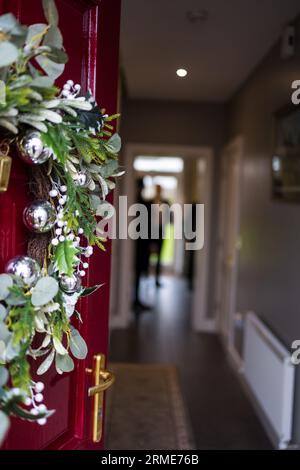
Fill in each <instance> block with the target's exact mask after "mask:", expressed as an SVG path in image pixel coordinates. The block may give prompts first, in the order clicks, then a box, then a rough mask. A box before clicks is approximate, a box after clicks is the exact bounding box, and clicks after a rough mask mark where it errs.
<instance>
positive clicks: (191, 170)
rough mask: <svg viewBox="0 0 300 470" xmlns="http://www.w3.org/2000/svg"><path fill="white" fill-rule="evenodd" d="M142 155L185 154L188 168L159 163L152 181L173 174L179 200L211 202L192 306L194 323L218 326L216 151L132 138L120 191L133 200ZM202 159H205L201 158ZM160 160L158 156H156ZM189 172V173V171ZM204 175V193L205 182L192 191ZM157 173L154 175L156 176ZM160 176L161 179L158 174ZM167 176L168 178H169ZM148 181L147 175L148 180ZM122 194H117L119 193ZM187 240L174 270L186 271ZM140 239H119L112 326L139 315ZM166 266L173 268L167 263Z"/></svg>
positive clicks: (179, 244)
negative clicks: (213, 234)
mask: <svg viewBox="0 0 300 470" xmlns="http://www.w3.org/2000/svg"><path fill="white" fill-rule="evenodd" d="M137 157H145V158H147V159H148V160H147V161H148V162H149V161H151V158H152V159H153V158H156V159H157V158H159V159H160V160H161V161H162V160H166V159H169V161H172V159H174V158H179V159H182V160H183V162H184V171H182V172H177V174H174V173H176V171H175V172H174V171H173V170H170V168H169V170H168V171H164V172H162V171H161V170H159V167H157V165H156V170H158V171H156V172H154V171H151V169H150V168H148V171H147V172H145V173H147V174H145V176H146V177H148V178H149V177H151V181H150V179H148V181H149V182H150V186H151V185H152V183H153V181H155V178H158V179H160V181H163V180H161V178H166V177H169V178H171V179H169V180H168V183H170V182H171V181H173V182H174V180H172V178H174V177H175V178H176V179H177V196H176V197H177V198H178V201H180V202H182V203H183V204H184V203H192V202H197V203H201V204H204V205H205V224H204V225H205V243H204V248H203V249H202V250H200V251H199V252H195V270H194V273H195V274H194V291H193V295H192V307H191V323H192V327H193V329H194V330H196V331H213V330H214V327H215V319H212V318H211V315H210V313H211V312H208V311H207V310H208V295H207V294H208V278H209V267H210V263H209V260H210V253H209V249H210V247H209V240H210V229H211V221H210V208H211V202H210V201H211V193H212V176H213V151H212V149H211V148H207V147H189V146H188V147H183V146H168V145H147V144H127V145H126V147H125V155H124V160H125V161H126V168H127V170H126V174H125V176H124V178H123V181H122V187H120V188H119V189H118V194H117V195H119V194H121V195H126V196H127V198H128V206H130V205H131V204H133V203H135V200H136V186H135V184H134V181H135V180H136V177H137V175H138V174H141V173H143V172H142V171H141V168H137V167H136V168H135V167H134V162H136V161H137ZM199 162H202V164H201V163H199ZM156 163H157V161H156ZM183 175H184V176H185V177H183ZM200 176H201V178H202V182H203V184H202V188H201V194H198V193H197V191H198V190H199V185H198V184H197V185H196V186H195V188H196V189H195V191H194V193H191V192H190V190H191V187H192V185H191V181H190V180H189V178H194V179H195V181H197V179H199V177H200ZM153 178H154V180H153ZM156 181H158V180H157V179H156ZM166 181H167V180H166V179H165V182H166ZM146 182H147V180H146ZM117 195H116V196H117ZM184 244H185V243H184V240H176V241H175V248H174V252H173V254H174V256H173V257H172V263H171V266H169V268H170V267H171V269H172V272H173V274H175V275H180V274H182V273H183V272H184V270H185V268H186V265H185V263H186V258H187V253H188V252H186V251H185V250H184ZM134 249H135V246H134V241H133V240H129V239H127V240H115V241H114V249H113V252H114V255H113V257H115V263H114V267H113V278H112V285H113V286H114V287H113V289H112V290H113V291H114V299H112V303H111V305H112V310H111V319H110V320H111V322H110V323H111V327H112V328H114V327H115V328H126V327H128V325H129V324H130V322H131V321H132V319H133V311H132V286H133V285H134V272H133V271H134V270H133V266H132V264H133V263H132V261H133V259H134ZM165 268H167V267H166V266H165Z"/></svg>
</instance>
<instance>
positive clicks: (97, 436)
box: [86, 354, 115, 442]
mask: <svg viewBox="0 0 300 470" xmlns="http://www.w3.org/2000/svg"><path fill="white" fill-rule="evenodd" d="M104 368H105V356H104V354H96V355H95V356H94V357H93V368H92V369H86V373H87V374H90V375H92V377H93V386H92V387H89V389H88V396H89V397H92V399H93V417H92V423H93V424H92V440H93V442H100V441H101V437H102V427H103V401H104V392H105V390H107V389H108V388H109V387H110V386H111V385H112V384H113V383H114V381H115V375H114V374H113V373H112V372H110V371H107V370H105V369H104Z"/></svg>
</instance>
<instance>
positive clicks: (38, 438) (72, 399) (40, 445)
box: [0, 0, 120, 449]
mask: <svg viewBox="0 0 300 470" xmlns="http://www.w3.org/2000/svg"><path fill="white" fill-rule="evenodd" d="M112 3H114V5H112ZM41 4H42V2H41V0H10V1H9V0H0V14H2V13H4V12H8V11H10V12H13V13H14V14H15V15H16V16H17V17H18V18H19V19H20V21H21V23H23V24H33V23H35V22H45V19H44V17H43V12H42V5H41ZM56 5H57V7H58V10H59V15H60V21H59V27H60V29H61V31H62V34H63V37H64V46H65V48H66V51H67V53H68V55H69V62H68V63H67V65H66V69H65V72H64V74H63V76H62V77H60V78H59V79H58V81H57V84H58V85H60V86H61V85H62V84H63V83H64V82H65V81H66V80H68V79H72V80H74V82H75V83H80V84H81V85H82V87H83V90H84V91H85V90H87V89H88V88H91V90H92V91H93V92H94V93H95V95H96V99H97V101H98V103H99V104H101V105H102V106H104V107H106V108H107V110H108V111H109V112H111V113H114V112H116V109H117V82H118V47H119V44H118V41H119V25H120V0H114V2H111V0H102V1H101V2H100V1H96V0H94V1H93V0H56ZM101 26H102V29H101ZM99 30H100V31H101V35H98V32H99ZM106 49H107V50H106ZM104 73H105V74H106V75H108V77H107V76H106V78H105V79H103V78H102V75H103V74H104ZM96 74H97V83H96ZM101 98H102V99H101ZM28 193H29V191H28V167H26V165H24V164H23V163H22V162H21V161H20V160H18V157H16V156H14V160H13V168H12V175H11V181H10V186H9V190H8V192H7V193H6V194H4V195H0V270H1V271H0V272H2V271H3V269H4V265H5V263H6V262H7V261H8V260H9V259H10V258H12V257H13V256H15V255H18V254H25V253H26V245H27V237H28V232H27V230H26V229H25V227H24V224H23V222H22V212H23V209H24V207H25V205H26V204H27V202H28V200H29V199H30V195H29V194H28ZM109 253H110V246H109V245H108V250H107V252H106V253H102V252H99V250H98V249H95V253H94V256H93V258H91V259H90V268H89V272H88V273H87V276H86V282H87V283H88V284H89V285H94V284H99V283H102V282H104V283H105V287H104V288H103V289H102V290H100V291H98V292H97V293H95V294H94V295H93V297H91V298H89V300H84V301H82V302H81V303H80V307H79V310H80V312H81V315H82V318H83V325H77V327H78V328H79V329H80V331H81V334H82V335H83V336H84V337H85V339H86V340H87V343H88V346H89V354H88V358H87V359H86V361H76V366H75V370H74V372H72V373H71V374H64V375H62V376H58V375H57V373H56V372H55V370H54V369H51V370H50V371H49V372H48V373H47V374H45V375H44V376H42V381H43V382H44V383H45V394H44V395H45V403H46V404H47V407H48V408H49V409H51V408H53V409H56V410H57V412H56V413H55V414H54V415H53V416H52V417H51V418H50V419H49V420H48V423H47V425H46V426H43V427H41V426H39V425H37V424H31V423H27V422H24V421H20V420H18V421H17V422H16V420H14V419H12V426H11V430H10V432H9V435H8V438H7V440H6V443H5V446H4V447H5V448H6V449H45V448H51V449H63V448H66V449H72V448H88V447H91V448H94V447H95V448H96V447H100V446H101V444H100V445H99V444H97V446H94V445H92V444H91V442H90V428H91V423H90V421H89V416H90V414H91V403H90V401H91V400H90V399H88V398H87V387H88V385H89V383H88V381H87V376H86V374H85V368H86V367H87V366H90V365H91V362H92V357H93V355H94V354H96V353H99V352H102V353H105V354H106V352H107V342H108V308H109V277H110V254H109Z"/></svg>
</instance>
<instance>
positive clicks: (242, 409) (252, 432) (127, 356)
mask: <svg viewBox="0 0 300 470" xmlns="http://www.w3.org/2000/svg"><path fill="white" fill-rule="evenodd" d="M143 289H144V292H143V294H144V296H145V297H146V300H147V301H148V302H152V304H153V305H154V309H153V310H152V311H151V312H146V313H143V314H141V315H140V317H139V318H138V320H137V321H136V322H135V323H134V324H132V326H131V327H130V328H129V329H128V330H114V331H113V332H112V335H111V345H110V360H111V361H116V362H139V363H140V362H145V363H172V364H175V365H176V366H177V367H178V369H179V373H180V379H181V385H182V390H183V393H184V397H185V400H186V404H187V407H188V411H189V414H190V419H191V424H192V427H193V430H194V435H195V440H196V444H197V448H198V449H270V448H271V444H270V442H269V440H268V438H267V436H266V435H265V433H264V431H263V429H262V427H261V425H260V423H259V421H258V419H257V417H256V415H255V413H254V411H253V409H252V406H251V404H250V403H249V401H248V399H247V398H246V396H245V394H244V392H243V389H242V387H241V385H240V383H239V381H238V379H237V377H236V376H235V373H234V372H233V371H232V369H231V367H230V366H229V365H228V363H227V360H226V357H225V354H224V350H223V348H222V346H221V343H220V341H219V339H218V337H217V336H216V335H206V334H196V333H194V332H193V331H192V330H191V327H190V315H189V311H190V293H189V292H188V291H187V289H186V283H185V281H184V280H181V279H176V278H172V277H168V278H167V277H166V278H164V279H163V288H161V289H159V290H158V291H156V290H155V288H154V283H153V281H152V280H151V279H150V280H149V281H147V282H146V283H144V284H143Z"/></svg>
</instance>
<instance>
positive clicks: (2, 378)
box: [0, 367, 9, 387]
mask: <svg viewBox="0 0 300 470" xmlns="http://www.w3.org/2000/svg"><path fill="white" fill-rule="evenodd" d="M8 377H9V373H8V370H7V369H6V367H0V387H3V385H5V384H6V382H7V381H8Z"/></svg>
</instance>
